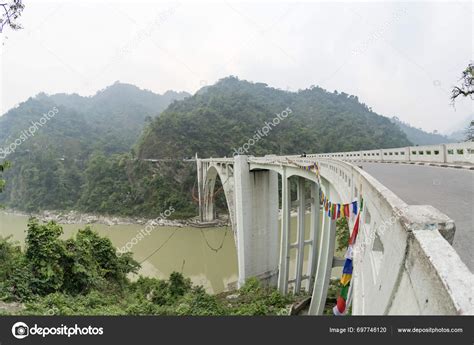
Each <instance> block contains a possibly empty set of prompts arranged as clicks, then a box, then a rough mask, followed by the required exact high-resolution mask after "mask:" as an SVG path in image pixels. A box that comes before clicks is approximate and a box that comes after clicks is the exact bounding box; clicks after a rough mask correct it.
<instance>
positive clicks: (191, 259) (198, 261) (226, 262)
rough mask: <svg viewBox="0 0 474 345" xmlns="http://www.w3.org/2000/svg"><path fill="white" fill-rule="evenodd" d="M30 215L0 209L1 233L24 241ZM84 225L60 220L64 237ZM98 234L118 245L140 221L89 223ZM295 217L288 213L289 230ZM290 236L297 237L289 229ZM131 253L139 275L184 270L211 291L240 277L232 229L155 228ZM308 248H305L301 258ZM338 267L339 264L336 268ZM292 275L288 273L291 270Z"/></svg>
mask: <svg viewBox="0 0 474 345" xmlns="http://www.w3.org/2000/svg"><path fill="white" fill-rule="evenodd" d="M27 222H28V217H27V216H21V215H14V214H9V213H4V212H0V236H2V237H6V236H9V235H11V236H12V240H15V241H18V242H19V243H20V244H21V245H23V244H24V240H25V237H26V232H25V230H26V228H27ZM306 224H307V227H306V230H307V231H306V234H305V235H306V236H305V237H306V239H307V238H309V218H307V221H306ZM85 226H86V225H85V224H63V225H62V227H63V229H64V235H63V237H64V238H69V237H71V236H72V235H73V234H74V233H75V232H76V231H77V230H78V229H81V228H84V227H85ZM89 226H90V227H91V228H92V229H94V230H95V231H97V232H98V233H99V234H100V235H101V236H105V237H108V238H109V239H110V240H111V241H112V243H113V244H114V246H116V247H117V248H121V247H122V246H124V245H125V244H126V243H127V242H129V241H130V240H131V239H132V238H133V237H134V236H135V235H136V234H137V232H138V231H140V230H141V229H143V228H144V226H143V225H138V224H129V225H112V226H108V225H104V224H89ZM295 228H296V218H295V217H292V229H295ZM291 235H292V236H291V238H292V239H291V241H292V242H293V241H295V239H296V231H292V234H291ZM132 252H133V257H134V258H135V260H137V261H138V262H140V263H141V266H142V268H141V270H140V272H139V273H140V274H141V275H144V276H150V277H156V278H161V279H166V278H168V277H169V275H170V273H172V272H173V271H177V272H182V273H183V275H184V276H186V277H188V278H190V279H191V281H192V282H193V283H194V284H197V285H202V286H203V287H204V288H205V289H206V291H207V292H209V293H220V292H222V291H226V290H229V289H232V288H235V285H236V282H237V280H238V267H237V251H236V246H235V242H234V236H233V233H232V230H231V228H228V227H221V228H209V229H198V228H193V227H182V228H178V227H162V226H159V227H156V228H155V230H153V231H152V232H151V233H150V235H149V236H146V237H145V238H144V239H143V240H141V241H139V242H138V243H137V244H135V245H134V246H133V247H132ZM290 255H291V261H290V272H294V269H295V264H294V263H295V260H294V258H295V257H296V250H295V249H292V250H291V251H290ZM307 257H308V250H307V249H306V250H305V263H304V265H303V268H304V269H306V259H307ZM339 270H340V269H339ZM290 275H291V273H290Z"/></svg>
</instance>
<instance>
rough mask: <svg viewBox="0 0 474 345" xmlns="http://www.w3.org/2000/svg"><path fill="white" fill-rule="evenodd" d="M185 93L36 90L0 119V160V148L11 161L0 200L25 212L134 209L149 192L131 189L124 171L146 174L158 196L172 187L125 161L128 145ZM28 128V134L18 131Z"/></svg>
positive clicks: (115, 88) (117, 88)
mask: <svg viewBox="0 0 474 345" xmlns="http://www.w3.org/2000/svg"><path fill="white" fill-rule="evenodd" d="M186 96H187V94H186V93H176V92H171V91H169V92H166V93H165V94H163V95H156V94H154V93H152V92H150V91H146V90H140V89H138V88H137V87H135V86H132V85H127V84H121V83H115V84H114V85H112V86H110V87H108V88H106V89H104V90H101V91H99V92H98V93H97V94H96V95H94V96H91V97H81V96H79V95H76V94H73V95H65V94H56V95H52V96H47V95H45V94H39V95H38V96H36V97H35V98H30V99H28V100H27V101H26V102H23V103H21V104H20V105H19V106H18V107H16V108H14V109H12V110H10V111H9V112H8V113H6V114H5V115H3V116H2V117H0V149H2V151H0V153H1V154H2V155H1V156H0V159H1V158H4V154H5V153H6V152H7V149H10V151H12V152H10V153H9V154H8V155H7V156H6V159H8V160H9V161H11V162H12V167H11V169H10V170H9V171H8V172H7V173H6V174H5V178H6V179H7V180H8V184H7V185H6V189H5V191H4V193H3V194H1V195H0V202H1V203H3V204H4V205H5V206H8V207H12V208H16V209H20V210H25V211H38V210H42V209H56V210H64V209H80V210H87V211H94V212H103V213H122V214H126V213H128V214H137V213H140V211H141V210H140V203H141V202H142V200H146V199H147V198H155V197H156V195H155V192H154V191H150V192H148V191H145V192H143V194H140V195H136V193H135V192H131V190H135V189H136V188H137V187H138V186H137V185H133V186H131V185H130V184H129V183H130V182H133V180H131V179H130V176H128V175H127V174H128V173H129V172H130V173H133V172H135V173H142V174H143V176H144V177H146V178H147V179H149V180H153V181H152V183H153V186H154V187H155V188H158V189H159V190H160V193H162V194H166V193H168V194H170V193H172V192H170V191H168V192H167V188H168V187H167V186H166V184H167V182H166V180H167V179H166V178H165V177H160V176H158V177H157V178H156V179H153V174H155V173H156V171H154V170H153V166H152V165H150V164H149V163H147V164H142V162H135V161H133V160H131V159H129V157H131V154H130V150H131V147H132V145H133V144H134V143H135V142H136V140H137V139H138V137H139V135H140V133H141V131H142V129H143V127H144V126H145V125H146V123H147V121H148V122H149V121H150V120H151V118H152V117H153V116H156V115H158V114H159V112H161V111H162V110H163V109H165V108H166V106H168V105H169V104H170V103H171V102H173V101H174V100H179V99H182V98H184V97H186ZM53 109H55V111H54V113H55V115H54V117H53V118H51V119H50V120H49V121H47V122H46V123H45V124H44V125H42V126H39V125H37V126H36V127H37V129H36V130H35V129H34V127H32V126H33V123H34V122H36V123H38V122H39V119H40V118H41V117H42V116H44V115H43V114H48V112H49V113H51V111H52V110H53ZM30 128H31V129H32V132H33V135H29V134H28V133H26V134H27V135H25V131H28V130H29V129H30ZM22 135H23V138H26V139H25V140H21V136H22ZM19 138H20V140H18V139H19ZM15 141H16V143H18V145H17V144H15ZM12 148H13V150H12ZM134 163H136V164H134ZM163 181H165V182H163ZM139 182H143V181H142V179H141V176H140V181H139ZM132 187H133V188H132ZM94 188H95V189H94ZM168 189H169V188H168ZM134 193H135V194H134ZM161 199H164V198H161ZM154 201H156V202H157V203H158V205H157V206H156V207H160V206H162V205H160V200H156V198H155V199H154ZM148 211H149V213H152V212H154V209H152V208H150V209H149V210H148Z"/></svg>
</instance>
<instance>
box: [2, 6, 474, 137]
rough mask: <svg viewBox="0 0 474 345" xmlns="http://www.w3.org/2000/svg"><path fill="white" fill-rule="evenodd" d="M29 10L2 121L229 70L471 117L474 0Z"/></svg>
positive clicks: (422, 113)
mask: <svg viewBox="0 0 474 345" xmlns="http://www.w3.org/2000/svg"><path fill="white" fill-rule="evenodd" d="M25 4H26V8H25V10H24V14H23V16H22V18H21V23H22V25H23V26H24V29H23V30H20V31H17V32H12V31H11V30H8V29H6V30H5V31H4V33H3V34H0V35H2V37H1V39H2V41H3V46H2V48H1V49H2V55H1V59H2V60H1V69H2V70H1V89H0V93H1V100H0V101H1V102H0V113H1V114H3V113H5V112H6V111H7V110H8V109H10V108H11V107H13V106H15V105H16V104H18V103H19V102H21V101H24V100H26V99H27V98H28V97H30V96H33V95H35V94H37V93H39V92H41V91H44V92H46V93H48V94H52V93H58V92H67V93H79V94H81V95H91V94H94V93H95V92H96V91H97V90H99V89H102V88H104V87H105V86H107V85H110V84H112V83H113V82H115V81H116V80H120V81H121V82H127V83H132V84H135V85H137V86H139V87H140V88H145V89H149V90H152V91H154V92H157V93H163V92H165V91H166V90H169V89H173V90H178V91H181V90H184V91H188V92H190V93H194V92H195V91H196V90H198V89H199V88H200V87H202V86H204V85H208V84H213V83H215V82H216V81H217V80H218V79H220V78H223V77H226V76H228V75H236V76H238V77H239V78H241V79H246V80H250V81H255V82H264V83H267V84H268V85H270V86H273V87H277V88H281V89H289V90H298V89H303V88H307V87H309V86H311V85H319V86H321V87H323V88H325V89H327V90H329V91H333V90H338V91H344V92H346V93H349V94H354V95H357V96H358V97H359V99H360V100H361V101H362V102H364V103H366V104H367V105H369V106H370V107H372V109H373V110H374V111H376V112H378V113H379V114H381V115H385V116H389V117H392V116H397V117H399V118H400V119H401V120H403V121H405V122H409V123H410V124H412V125H414V126H416V127H422V128H423V129H425V130H429V131H432V130H435V129H437V130H439V131H441V132H444V131H449V130H450V129H452V128H454V127H456V126H457V125H458V123H459V122H461V121H462V120H465V119H466V118H468V117H470V116H472V113H473V105H472V101H469V100H462V101H459V102H457V104H456V108H453V107H452V106H451V105H450V100H449V90H450V88H451V86H452V85H453V84H455V83H456V82H457V80H458V78H459V77H460V73H461V71H462V70H463V69H464V68H465V67H466V66H467V64H468V63H469V61H470V60H473V25H472V22H473V14H474V13H473V7H472V4H471V3H470V2H464V3H462V2H459V3H455V2H449V3H447V2H437V3H430V2H423V3H408V2H399V3H393V2H392V3H387V2H385V3H382V2H375V3H368V4H367V3H359V2H339V3H329V2H314V3H308V2H303V3H293V2H292V3H286V2H278V3H275V2H272V3H269V2H260V3H257V2H256V1H252V2H247V3H236V2H207V3H195V2H187V1H181V2H180V3H171V2H167V3H163V2H162V3H156V2H155V3H150V2H143V3H137V2H129V3H127V2H101V1H97V0H95V1H84V0H82V1H75V2H72V1H66V0H62V1H61V2H43V1H38V0H35V1H25ZM5 35H6V36H7V39H5Z"/></svg>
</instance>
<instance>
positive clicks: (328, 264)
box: [309, 188, 336, 315]
mask: <svg viewBox="0 0 474 345" xmlns="http://www.w3.org/2000/svg"><path fill="white" fill-rule="evenodd" d="M326 191H327V193H326V195H328V193H329V188H327V190H326ZM335 244H336V221H335V220H333V219H330V218H329V217H328V216H327V215H324V216H323V226H322V234H321V249H320V251H319V255H318V266H317V269H316V278H315V283H314V288H313V293H312V298H311V305H310V307H309V314H310V315H322V314H323V311H324V305H325V304H326V298H327V293H328V287H329V279H330V278H331V270H332V261H333V257H334V246H335Z"/></svg>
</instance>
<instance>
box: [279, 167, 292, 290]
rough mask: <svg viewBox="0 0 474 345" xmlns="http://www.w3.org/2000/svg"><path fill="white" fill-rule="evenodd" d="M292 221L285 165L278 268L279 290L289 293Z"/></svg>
mask: <svg viewBox="0 0 474 345" xmlns="http://www.w3.org/2000/svg"><path fill="white" fill-rule="evenodd" d="M290 221H291V194H290V181H289V180H288V178H287V176H286V168H285V167H283V171H282V175H281V233H280V236H281V240H280V265H279V270H278V290H279V291H280V292H281V293H282V294H287V293H288V270H289V266H290V248H289V246H290V243H289V241H290V238H289V237H290Z"/></svg>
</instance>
